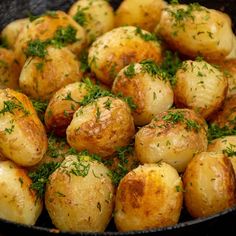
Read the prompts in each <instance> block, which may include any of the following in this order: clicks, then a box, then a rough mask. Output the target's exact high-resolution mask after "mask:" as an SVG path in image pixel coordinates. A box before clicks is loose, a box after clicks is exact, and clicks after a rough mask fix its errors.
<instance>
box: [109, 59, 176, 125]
mask: <svg viewBox="0 0 236 236" xmlns="http://www.w3.org/2000/svg"><path fill="white" fill-rule="evenodd" d="M152 67H153V68H156V69H157V70H158V67H157V66H156V64H155V63H154V62H152V61H143V62H141V64H139V63H135V64H130V65H129V66H126V67H125V68H123V69H122V70H121V71H120V72H119V73H118V75H117V76H116V78H115V81H114V83H113V86H112V91H113V92H114V93H122V94H123V95H124V96H126V97H131V98H132V99H133V102H134V103H135V105H136V106H137V107H136V109H135V110H134V111H133V112H132V115H133V117H134V123H135V125H139V126H142V125H146V124H148V123H149V122H150V121H151V120H152V118H153V117H154V116H155V115H156V114H158V113H160V112H163V111H166V110H168V109H169V108H170V107H171V106H172V104H173V100H174V94H173V90H172V88H171V85H170V83H169V81H168V80H166V78H164V77H163V75H162V74H161V73H159V74H158V73H157V71H155V70H152V69H151V68H152Z"/></svg>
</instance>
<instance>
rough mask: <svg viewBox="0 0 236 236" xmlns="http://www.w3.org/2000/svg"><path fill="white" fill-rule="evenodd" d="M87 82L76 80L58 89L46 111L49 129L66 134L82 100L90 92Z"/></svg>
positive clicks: (61, 134) (58, 133)
mask: <svg viewBox="0 0 236 236" xmlns="http://www.w3.org/2000/svg"><path fill="white" fill-rule="evenodd" d="M88 90H89V89H88V88H86V84H85V83H82V82H75V83H73V84H68V85H67V86H65V87H63V88H61V89H60V90H58V91H57V92H56V93H55V94H54V95H53V97H52V98H51V99H50V101H49V104H48V106H47V110H46V112H45V116H44V117H45V119H44V120H45V124H46V127H47V129H48V130H49V131H53V132H54V133H55V134H57V135H59V136H64V135H65V133H66V129H67V127H68V125H69V124H70V122H71V120H72V118H73V115H74V113H75V111H76V110H78V108H79V107H80V103H79V102H80V101H81V100H82V99H83V98H84V96H85V95H86V94H87V93H88Z"/></svg>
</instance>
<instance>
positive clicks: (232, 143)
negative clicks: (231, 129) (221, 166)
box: [207, 135, 236, 174]
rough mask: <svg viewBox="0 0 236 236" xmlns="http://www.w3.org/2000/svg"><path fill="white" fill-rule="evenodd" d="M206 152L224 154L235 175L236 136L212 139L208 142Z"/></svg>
mask: <svg viewBox="0 0 236 236" xmlns="http://www.w3.org/2000/svg"><path fill="white" fill-rule="evenodd" d="M207 151H208V152H221V153H224V154H225V155H226V156H227V157H229V160H230V161H231V164H232V166H233V168H234V172H235V174H236V136H235V135H232V136H225V137H222V138H217V139H214V140H212V141H211V142H210V144H209V145H208V148H207Z"/></svg>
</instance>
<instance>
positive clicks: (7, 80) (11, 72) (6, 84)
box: [0, 48, 21, 89]
mask: <svg viewBox="0 0 236 236" xmlns="http://www.w3.org/2000/svg"><path fill="white" fill-rule="evenodd" d="M20 71H21V69H20V66H19V64H18V62H17V60H16V58H15V55H14V53H13V52H12V51H10V50H8V49H5V48H0V89H3V88H12V89H18V88H19V85H18V80H19V76H20Z"/></svg>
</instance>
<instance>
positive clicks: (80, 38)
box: [15, 11, 86, 67]
mask: <svg viewBox="0 0 236 236" xmlns="http://www.w3.org/2000/svg"><path fill="white" fill-rule="evenodd" d="M47 45H54V46H55V47H57V48H61V47H64V46H65V47H67V48H68V49H70V50H71V51H72V52H74V53H75V54H77V55H79V53H80V52H81V50H82V49H83V48H84V47H85V46H86V35H85V31H84V29H83V28H82V27H81V26H80V25H78V24H77V23H76V22H75V21H74V20H73V19H72V18H71V17H70V16H69V15H67V14H66V13H64V12H62V11H55V12H47V13H45V14H44V15H42V16H41V17H39V18H37V19H35V20H34V21H31V22H30V23H29V24H28V25H27V27H24V28H23V30H22V31H21V32H20V33H19V36H18V38H17V40H16V44H15V53H16V57H17V59H18V61H19V62H20V65H21V66H22V67H23V65H24V63H25V61H26V58H27V57H29V56H30V55H32V54H37V55H39V56H40V57H43V55H44V54H46V53H47V51H46V47H47ZM64 61H66V60H64Z"/></svg>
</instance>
